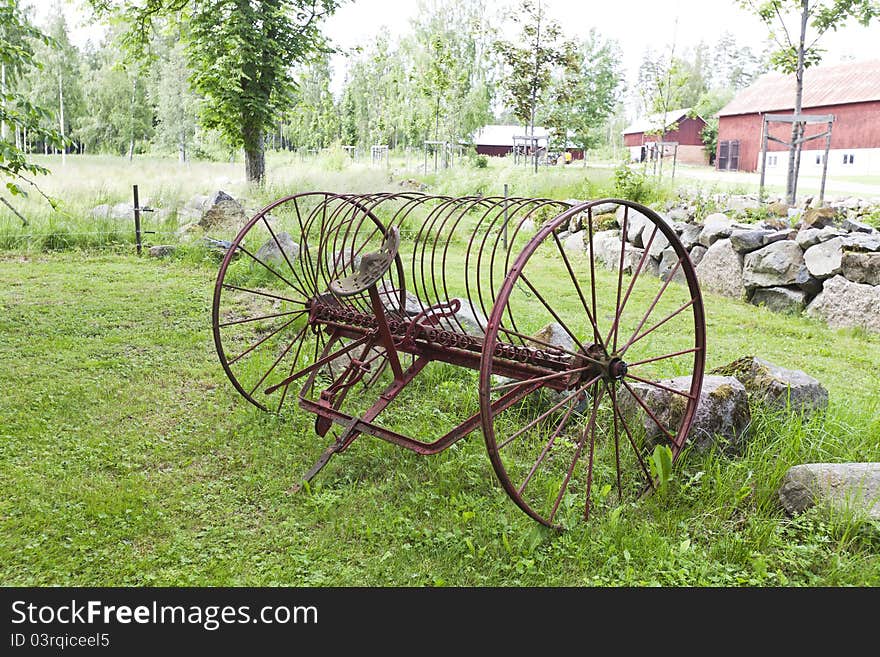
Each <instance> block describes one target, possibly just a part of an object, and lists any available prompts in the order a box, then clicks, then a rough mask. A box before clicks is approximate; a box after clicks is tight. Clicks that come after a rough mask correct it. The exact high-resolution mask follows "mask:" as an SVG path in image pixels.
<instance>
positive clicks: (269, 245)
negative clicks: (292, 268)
mask: <svg viewBox="0 0 880 657" xmlns="http://www.w3.org/2000/svg"><path fill="white" fill-rule="evenodd" d="M275 238H276V239H272V237H269V239H268V240H266V242H265V243H264V244H263V246H261V247H260V248H259V249H258V250H257V253H256V256H257V259H259V260H262V261H263V262H265V263H266V264H269V265H276V266H278V267H283V268H286V269H289V267H287V263H288V262H289V263H290V264H291V265H293V263H294V262H296V258H297V256H299V244H297V243H296V242H294V241H293V238H292V237H291V236H290V233H287V232H281V233H276V234H275ZM276 240H277V241H276ZM285 256H287V260H286V261H285V259H284V257H285Z"/></svg>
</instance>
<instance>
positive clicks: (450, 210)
mask: <svg viewBox="0 0 880 657" xmlns="http://www.w3.org/2000/svg"><path fill="white" fill-rule="evenodd" d="M466 202H467V199H466V198H461V199H455V200H454V201H452V202H450V203H449V204H447V205H446V206H445V207H444V209H443V212H442V213H441V214H440V225H439V226H438V227H437V229H436V231H435V233H434V241H433V243H432V245H431V264H430V269H431V287H432V288H433V290H434V294H435V296H436V297H437V299H438V300H440V298H441V294H440V290H439V289H438V288H437V266H436V264H437V263H436V262H435V259H436V256H437V244H438V243H439V241H440V236H441V235H442V234H443V229H444V227H445V226H446V223H447V222H448V221H449V219H450V217H452V216H454V214H455V212H456V211H457V210H458V209H459V208H460V207H461V206H462V205H463V204H464V203H466ZM450 238H451V234H450ZM442 296H443V297H445V299H443V301H446V302H448V301H450V300H451V299H450V297H449V294H448V292H447V291H446V290H445V289H444V294H443V295H442ZM466 301H467V300H466ZM462 305H464V304H462ZM447 321H449V322H450V324H452V323H454V324H456V325H457V326H458V330H456V329H453V331H454V332H455V333H461V334H463V335H467V330H466V329H465V327H464V326H463V325H462V323H461V320H459V318H458V313H455V314H453V315H450V316H449V317H447Z"/></svg>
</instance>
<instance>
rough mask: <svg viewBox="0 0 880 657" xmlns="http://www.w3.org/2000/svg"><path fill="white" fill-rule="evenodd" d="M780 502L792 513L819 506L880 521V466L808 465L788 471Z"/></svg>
mask: <svg viewBox="0 0 880 657" xmlns="http://www.w3.org/2000/svg"><path fill="white" fill-rule="evenodd" d="M779 501H780V503H781V504H782V506H783V507H784V508H785V510H786V511H788V512H789V513H790V514H797V513H802V512H803V511H806V510H807V509H809V508H810V507H812V506H814V505H816V504H819V505H827V506H830V507H832V508H834V509H835V510H837V511H843V512H844V513H847V512H852V513H855V514H867V516H868V517H869V518H872V519H874V520H880V463H805V464H803V465H795V466H793V467H791V468H789V470H788V472H786V473H785V476H784V477H783V478H782V483H781V485H780V487H779Z"/></svg>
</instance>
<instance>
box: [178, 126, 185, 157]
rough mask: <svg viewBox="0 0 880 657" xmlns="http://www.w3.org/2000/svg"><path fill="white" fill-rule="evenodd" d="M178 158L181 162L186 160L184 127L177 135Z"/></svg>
mask: <svg viewBox="0 0 880 657" xmlns="http://www.w3.org/2000/svg"><path fill="white" fill-rule="evenodd" d="M177 159H178V161H179V162H180V163H181V164H183V163H184V162H186V131H185V130H184V129H183V128H181V129H180V133H179V134H178V136H177Z"/></svg>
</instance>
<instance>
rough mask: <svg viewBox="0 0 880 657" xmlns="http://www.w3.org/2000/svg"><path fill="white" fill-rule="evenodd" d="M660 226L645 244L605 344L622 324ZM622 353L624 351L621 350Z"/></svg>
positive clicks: (655, 227) (655, 228) (656, 227)
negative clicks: (625, 309) (628, 303)
mask: <svg viewBox="0 0 880 657" xmlns="http://www.w3.org/2000/svg"><path fill="white" fill-rule="evenodd" d="M659 228H660V227H659V226H658V225H657V224H654V230H653V231H652V232H651V238H650V239H649V240H648V242H647V244H645V249H644V251H643V252H642V257H641V258H640V259H639V264H638V265H636V269H635V271H634V272H633V275H632V278H631V279H630V281H629V285H628V286H627V288H626V294H625V295H624V296H623V301H622V302H621V304H620V305H619V306H618V307H617V309H616V311H615V314H614V323H613V324H612V325H611V330H610V331H608V337H607V338H606V339H605V344H608V341H609V340H610V339H611V333H612V331H615V330H617V327H618V326H619V324H620V318H621V317H623V310H624V308H626V303H627V301H629V295H630V294H632V291H633V287H635V284H636V279H638V277H639V274H641V273H642V268H643V267H644V266H645V260H646V259H647V258H648V253H649V252H650V250H651V245H652V244H653V243H654V238H655V237H656V236H657V231H658V230H659ZM621 353H623V350H622V349H621Z"/></svg>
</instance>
